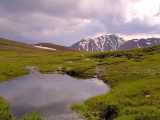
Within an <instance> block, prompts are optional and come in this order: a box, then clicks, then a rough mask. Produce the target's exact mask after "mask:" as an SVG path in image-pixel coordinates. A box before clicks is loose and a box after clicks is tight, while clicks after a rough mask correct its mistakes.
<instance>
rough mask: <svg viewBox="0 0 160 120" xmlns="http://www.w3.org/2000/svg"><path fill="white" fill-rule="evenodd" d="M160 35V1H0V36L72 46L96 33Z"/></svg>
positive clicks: (126, 37) (131, 35)
mask: <svg viewBox="0 0 160 120" xmlns="http://www.w3.org/2000/svg"><path fill="white" fill-rule="evenodd" d="M102 33H103V34H104V33H105V34H117V35H120V36H122V37H124V38H125V39H126V40H127V39H132V38H136V37H139V38H140V37H159V36H160V0H0V37H4V38H8V39H13V40H18V41H21V42H27V43H37V42H52V43H56V44H61V45H66V46H69V45H72V44H73V43H75V42H77V41H79V40H80V39H82V38H84V37H87V36H94V35H97V34H102Z"/></svg>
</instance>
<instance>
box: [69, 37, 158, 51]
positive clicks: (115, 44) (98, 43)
mask: <svg viewBox="0 0 160 120" xmlns="http://www.w3.org/2000/svg"><path fill="white" fill-rule="evenodd" d="M159 44H160V38H147V39H132V40H129V41H125V40H124V39H123V38H122V37H119V36H117V35H114V34H110V35H108V34H105V35H100V36H96V37H92V38H85V39H82V40H80V41H79V42H77V43H75V44H73V45H72V46H71V48H73V49H76V50H79V51H89V52H95V51H112V50H126V49H133V48H144V47H149V46H154V45H159Z"/></svg>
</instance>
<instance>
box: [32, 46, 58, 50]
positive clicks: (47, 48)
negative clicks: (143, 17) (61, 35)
mask: <svg viewBox="0 0 160 120" xmlns="http://www.w3.org/2000/svg"><path fill="white" fill-rule="evenodd" d="M34 47H36V48H40V49H45V50H52V51H56V49H54V48H49V47H44V46H39V45H35V46H34Z"/></svg>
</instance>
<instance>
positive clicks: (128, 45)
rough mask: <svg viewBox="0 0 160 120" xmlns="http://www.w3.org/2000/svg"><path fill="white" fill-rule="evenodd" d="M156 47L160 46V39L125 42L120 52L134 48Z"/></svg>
mask: <svg viewBox="0 0 160 120" xmlns="http://www.w3.org/2000/svg"><path fill="white" fill-rule="evenodd" d="M154 45H160V38H148V39H133V40H129V41H127V42H125V44H123V45H121V46H120V48H119V49H120V50H126V49H133V48H145V47H150V46H154Z"/></svg>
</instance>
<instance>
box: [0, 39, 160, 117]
mask: <svg viewBox="0 0 160 120" xmlns="http://www.w3.org/2000/svg"><path fill="white" fill-rule="evenodd" d="M159 61H160V46H154V47H150V48H145V49H135V50H128V51H115V52H104V53H93V54H91V53H79V52H50V51H43V50H40V49H35V48H33V47H31V46H28V45H24V44H22V43H15V42H10V41H5V40H2V41H1V40H0V82H3V81H7V80H11V79H12V78H14V77H17V76H20V75H25V74H28V73H29V71H27V69H26V67H28V66H36V67H37V68H38V69H39V71H41V72H42V73H50V72H55V71H59V72H64V73H67V74H69V75H72V76H74V77H82V78H89V77H93V76H95V75H96V74H97V76H98V77H99V78H100V79H102V80H103V81H104V82H105V83H107V84H109V85H110V86H111V87H112V90H111V92H110V93H108V94H105V95H100V96H97V97H93V98H90V99H89V100H87V101H85V102H83V103H78V104H75V105H73V107H72V108H73V109H74V110H76V111H77V112H79V113H80V114H81V115H82V116H83V117H85V118H86V119H87V120H102V119H106V120H160V64H159ZM3 104H4V103H3ZM3 104H2V105H1V104H0V108H2V109H4V110H6V111H9V109H8V107H6V106H5V105H6V104H5V105H4V107H3ZM1 106H2V107H1ZM6 108H7V109H6ZM6 113H7V114H6ZM6 113H5V115H6V117H8V116H10V113H9V112H6ZM8 113H9V114H8ZM29 116H30V115H29ZM35 116H36V115H33V117H29V118H27V119H29V120H30V119H32V118H33V120H35V119H34V118H36V117H35ZM37 119H38V120H39V117H37ZM37 119H36V120H37ZM0 120H1V119H0ZM4 120H5V119H4ZM6 120H8V119H6ZM25 120H26V119H25Z"/></svg>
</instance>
